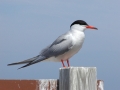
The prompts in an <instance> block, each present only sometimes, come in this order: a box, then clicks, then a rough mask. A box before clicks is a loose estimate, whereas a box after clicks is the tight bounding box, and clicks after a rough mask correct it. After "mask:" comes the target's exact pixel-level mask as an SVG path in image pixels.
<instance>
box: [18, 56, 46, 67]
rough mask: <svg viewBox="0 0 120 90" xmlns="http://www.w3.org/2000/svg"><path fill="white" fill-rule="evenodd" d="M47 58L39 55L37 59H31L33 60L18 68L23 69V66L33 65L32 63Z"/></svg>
mask: <svg viewBox="0 0 120 90" xmlns="http://www.w3.org/2000/svg"><path fill="white" fill-rule="evenodd" d="M45 59H47V58H46V57H44V56H40V57H38V58H37V59H36V60H34V61H31V62H29V63H28V64H26V65H24V66H22V67H20V68H18V69H21V68H24V67H27V66H30V65H32V64H35V63H38V62H41V61H43V60H45Z"/></svg>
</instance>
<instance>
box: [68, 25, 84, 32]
mask: <svg viewBox="0 0 120 90" xmlns="http://www.w3.org/2000/svg"><path fill="white" fill-rule="evenodd" d="M85 29H86V28H85V27H84V26H80V25H77V24H76V25H73V26H71V28H70V31H73V32H74V31H79V32H84V31H85Z"/></svg>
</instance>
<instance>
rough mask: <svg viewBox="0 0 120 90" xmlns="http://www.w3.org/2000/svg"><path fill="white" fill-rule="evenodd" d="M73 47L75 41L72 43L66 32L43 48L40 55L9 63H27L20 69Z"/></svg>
mask: <svg viewBox="0 0 120 90" xmlns="http://www.w3.org/2000/svg"><path fill="white" fill-rule="evenodd" d="M72 47H73V43H72V39H71V38H70V35H67V34H64V35H62V36H60V37H58V38H57V39H56V40H55V41H54V42H53V43H52V44H51V45H50V46H48V47H46V48H45V49H43V50H42V51H41V53H40V55H38V56H36V57H33V58H30V59H27V60H24V61H21V62H16V63H11V64H8V65H17V64H25V63H27V64H26V65H24V66H22V67H20V68H18V69H21V68H24V67H27V66H30V65H32V64H35V63H38V62H41V61H43V60H45V59H48V58H49V57H52V56H55V57H56V56H58V55H61V54H64V53H65V52H67V51H69V50H70V49H71V48H72Z"/></svg>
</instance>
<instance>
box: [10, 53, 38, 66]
mask: <svg viewBox="0 0 120 90" xmlns="http://www.w3.org/2000/svg"><path fill="white" fill-rule="evenodd" d="M39 56H40V55H37V56H35V57H33V58H30V59H27V60H24V61H20V62H15V63H11V64H8V66H10V65H18V64H26V63H30V62H32V61H34V60H35V59H37V58H38V57H39Z"/></svg>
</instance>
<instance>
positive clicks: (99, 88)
mask: <svg viewBox="0 0 120 90" xmlns="http://www.w3.org/2000/svg"><path fill="white" fill-rule="evenodd" d="M97 90H104V83H103V81H102V80H97Z"/></svg>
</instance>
